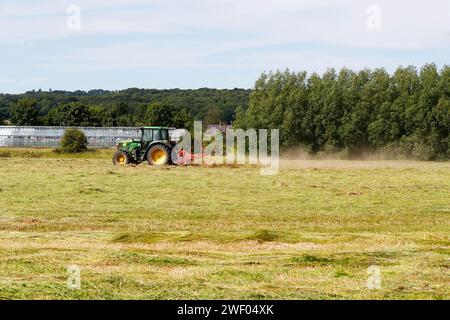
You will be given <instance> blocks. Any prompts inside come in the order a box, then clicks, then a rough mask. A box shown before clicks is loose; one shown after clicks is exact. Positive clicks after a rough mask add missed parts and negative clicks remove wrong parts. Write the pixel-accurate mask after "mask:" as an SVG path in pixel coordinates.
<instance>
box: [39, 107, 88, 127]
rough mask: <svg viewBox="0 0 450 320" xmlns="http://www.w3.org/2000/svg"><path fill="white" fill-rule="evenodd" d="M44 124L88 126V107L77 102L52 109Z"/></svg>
mask: <svg viewBox="0 0 450 320" xmlns="http://www.w3.org/2000/svg"><path fill="white" fill-rule="evenodd" d="M46 123H47V124H48V125H52V126H64V127H70V126H89V125H90V124H91V112H90V110H89V108H88V107H86V106H85V105H83V104H81V103H79V102H70V103H68V104H63V105H60V106H58V107H56V108H55V109H52V110H51V111H50V112H49V114H48V115H47V118H46Z"/></svg>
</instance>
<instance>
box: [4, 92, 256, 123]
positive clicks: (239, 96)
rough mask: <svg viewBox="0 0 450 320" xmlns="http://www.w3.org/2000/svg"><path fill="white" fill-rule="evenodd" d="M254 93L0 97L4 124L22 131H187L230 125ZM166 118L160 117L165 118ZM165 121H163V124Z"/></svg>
mask: <svg viewBox="0 0 450 320" xmlns="http://www.w3.org/2000/svg"><path fill="white" fill-rule="evenodd" d="M249 95H250V90H243V89H234V90H217V89H206V88H205V89H198V90H180V89H172V90H153V89H127V90H122V91H105V90H91V91H88V92H85V91H75V92H69V91H30V92H27V93H25V94H21V95H10V94H0V122H2V121H3V120H9V121H10V122H11V123H12V124H16V125H89V126H135V125H140V124H143V123H145V124H147V123H148V122H149V121H150V122H152V123H153V122H154V123H155V124H161V123H166V124H167V125H175V124H177V125H181V124H185V123H187V122H188V123H191V122H192V121H191V120H192V119H197V120H204V121H205V122H208V123H219V122H223V123H230V122H231V121H233V119H234V116H235V109H236V106H238V105H246V104H248V97H249ZM158 110H159V111H161V113H163V114H164V115H161V116H160V115H159V113H160V112H158ZM161 117H163V118H162V119H161Z"/></svg>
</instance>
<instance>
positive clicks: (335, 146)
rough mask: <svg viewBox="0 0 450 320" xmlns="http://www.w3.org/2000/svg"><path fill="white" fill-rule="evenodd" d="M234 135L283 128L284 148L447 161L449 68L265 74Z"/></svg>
mask: <svg viewBox="0 0 450 320" xmlns="http://www.w3.org/2000/svg"><path fill="white" fill-rule="evenodd" d="M234 125H235V127H241V128H249V127H251V128H255V129H262V128H269V129H270V128H278V129H280V139H281V141H280V142H281V145H282V146H283V147H284V148H289V147H295V146H297V145H302V146H306V149H307V150H311V151H312V152H315V153H318V152H330V151H332V152H339V151H342V150H345V151H346V152H347V154H348V155H349V156H352V155H359V154H361V153H363V152H366V151H372V152H377V151H387V150H389V152H392V153H397V154H399V155H402V156H406V157H414V158H418V159H424V160H442V159H449V158H450V144H449V141H450V68H449V67H448V66H446V67H444V68H443V69H442V70H441V71H440V72H439V71H438V70H437V68H436V66H435V65H434V64H429V65H425V66H424V67H423V68H422V69H421V70H420V72H419V73H418V72H417V70H416V69H415V68H414V67H407V68H403V67H400V68H398V69H397V70H396V71H395V73H394V74H393V75H389V74H388V73H387V72H386V71H385V70H384V69H376V70H373V71H372V70H362V71H360V72H358V73H355V72H352V71H350V70H348V69H343V70H341V71H340V72H339V73H337V72H336V71H335V70H334V69H329V70H327V71H326V72H325V73H324V74H323V75H322V76H320V75H318V74H312V75H310V76H309V77H307V75H306V72H299V73H292V72H290V71H289V70H286V71H285V72H280V71H277V72H275V73H263V74H262V75H261V77H260V78H259V79H258V80H257V81H256V83H255V89H254V90H253V92H252V94H251V96H250V101H249V105H248V107H247V108H246V107H239V108H237V119H236V121H235V122H234Z"/></svg>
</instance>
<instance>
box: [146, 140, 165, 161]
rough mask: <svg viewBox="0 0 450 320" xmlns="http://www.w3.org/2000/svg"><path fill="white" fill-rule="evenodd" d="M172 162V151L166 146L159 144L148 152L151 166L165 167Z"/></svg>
mask: <svg viewBox="0 0 450 320" xmlns="http://www.w3.org/2000/svg"><path fill="white" fill-rule="evenodd" d="M169 161H170V151H169V148H167V147H166V146H165V145H162V144H157V145H154V146H153V147H151V148H150V150H148V153H147V162H148V164H149V165H151V166H165V165H167V164H168V163H169Z"/></svg>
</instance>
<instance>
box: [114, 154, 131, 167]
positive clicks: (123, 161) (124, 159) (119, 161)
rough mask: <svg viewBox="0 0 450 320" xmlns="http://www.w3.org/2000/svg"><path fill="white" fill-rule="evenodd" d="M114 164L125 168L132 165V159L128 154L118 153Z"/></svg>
mask: <svg viewBox="0 0 450 320" xmlns="http://www.w3.org/2000/svg"><path fill="white" fill-rule="evenodd" d="M113 163H114V165H116V166H124V165H127V164H129V163H130V157H129V156H128V154H127V153H126V152H123V151H118V152H116V154H115V155H114V156H113Z"/></svg>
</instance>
